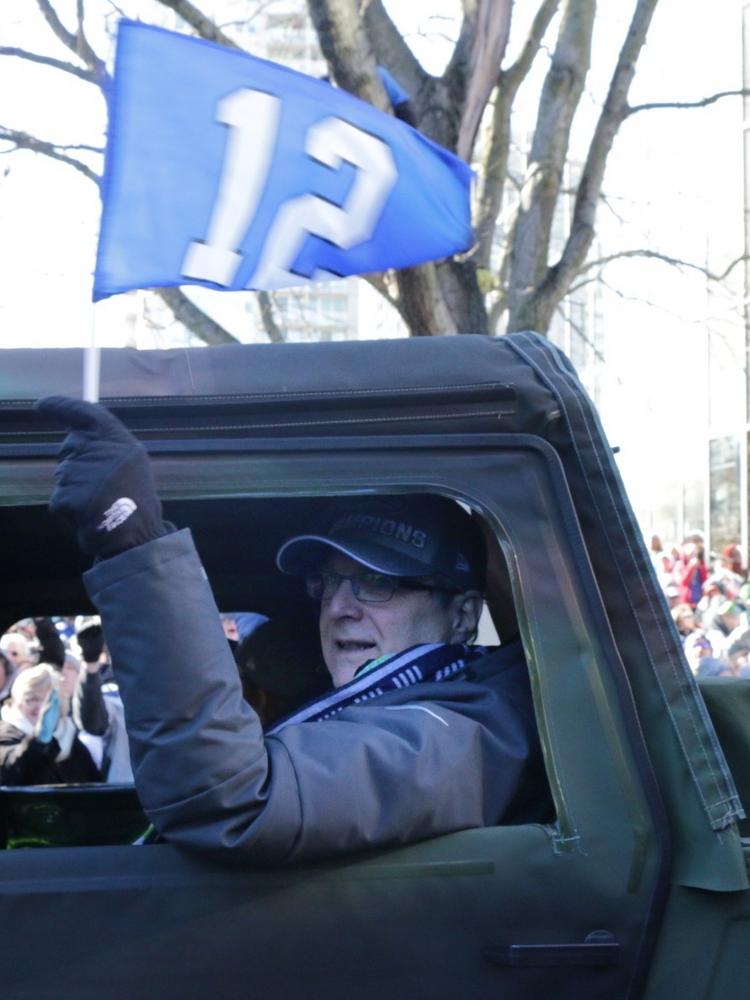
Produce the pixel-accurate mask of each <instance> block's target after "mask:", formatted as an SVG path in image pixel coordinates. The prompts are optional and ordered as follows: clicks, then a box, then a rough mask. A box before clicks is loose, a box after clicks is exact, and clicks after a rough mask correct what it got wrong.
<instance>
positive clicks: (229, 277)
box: [182, 88, 398, 288]
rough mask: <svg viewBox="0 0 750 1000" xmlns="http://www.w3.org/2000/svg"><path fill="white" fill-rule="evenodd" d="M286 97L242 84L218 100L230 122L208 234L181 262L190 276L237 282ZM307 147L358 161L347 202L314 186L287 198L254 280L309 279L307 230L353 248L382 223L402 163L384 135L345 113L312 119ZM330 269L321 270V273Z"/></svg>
mask: <svg viewBox="0 0 750 1000" xmlns="http://www.w3.org/2000/svg"><path fill="white" fill-rule="evenodd" d="M280 110H281V102H280V100H279V98H277V97H274V96H273V95H272V94H268V93H265V92H264V91H260V90H250V89H244V88H243V89H242V90H237V91H235V92H234V93H233V94H230V95H229V96H228V97H225V98H223V99H222V100H221V101H220V102H219V104H218V105H217V120H218V121H220V122H222V123H223V124H225V125H228V126H229V135H228V139H227V148H226V155H225V158H224V163H223V167H222V173H221V178H220V181H219V190H218V192H217V195H216V201H215V203H214V206H213V210H212V213H211V220H210V223H209V226H208V232H207V234H206V240H205V242H203V241H198V240H194V241H193V242H192V243H191V244H190V246H189V247H188V250H187V253H186V254H185V259H184V261H183V265H182V274H183V276H184V277H186V278H193V279H199V280H204V281H211V282H214V283H215V284H217V285H223V286H225V287H226V286H228V285H231V284H232V282H233V280H234V277H235V275H236V273H237V269H238V268H239V266H240V264H241V263H242V254H241V253H239V252H238V250H237V248H238V247H239V246H240V245H241V244H242V241H243V238H244V236H245V234H246V233H247V231H248V228H249V227H250V226H251V225H252V223H253V219H254V217H255V214H256V211H257V208H258V204H259V202H260V200H261V197H262V194H263V189H264V187H265V182H266V179H267V177H268V173H269V170H270V169H271V164H272V161H273V153H274V146H275V142H276V135H277V132H278V127H279V115H280ZM305 152H306V153H307V154H308V156H310V157H312V158H313V159H314V160H317V161H319V162H320V163H323V164H325V165H326V166H328V167H332V168H338V167H340V166H341V164H342V162H343V161H348V162H349V163H351V164H353V166H354V167H356V168H357V170H356V174H355V177H354V180H353V182H352V186H351V189H350V191H349V193H348V195H347V197H346V199H345V201H344V204H343V205H341V206H339V205H334V204H333V203H332V202H329V201H326V200H325V199H324V198H321V197H320V196H318V195H315V194H304V195H301V196H300V197H297V198H291V199H289V200H287V201H286V202H283V203H282V205H281V206H280V207H279V210H278V212H277V213H276V216H275V218H274V220H273V222H272V223H271V227H270V229H269V232H268V235H267V237H266V239H265V242H264V245H263V248H262V250H261V254H260V257H259V259H258V264H257V266H256V268H255V272H254V273H253V275H252V277H251V278H250V280H249V281H248V283H247V287H248V288H281V287H284V286H286V285H290V284H300V283H301V282H303V281H305V280H306V279H304V278H302V277H301V276H299V275H296V274H294V272H293V271H292V268H293V265H294V262H295V260H296V259H297V256H298V254H299V252H300V250H301V248H302V245H303V243H304V241H305V239H306V238H307V236H308V235H314V236H318V237H320V238H321V239H324V240H327V241H328V242H330V243H332V244H334V245H335V246H337V247H340V248H341V249H343V250H347V249H350V248H351V247H353V246H356V245H357V244H358V243H363V242H365V241H366V240H368V239H369V238H370V237H371V236H372V234H373V232H374V231H375V228H376V226H377V224H378V220H379V219H380V215H381V213H382V211H383V208H384V206H385V203H386V200H387V198H388V195H389V194H390V192H391V190H392V188H393V186H394V184H395V183H396V180H397V179H398V171H397V170H396V164H395V162H394V160H393V154H392V153H391V151H390V149H389V147H388V146H387V145H386V143H385V142H383V141H382V139H378V138H377V137H376V136H374V135H371V134H370V133H369V132H364V131H363V130H362V129H359V128H356V127H355V126H354V125H350V124H349V123H348V122H345V121H343V120H342V119H340V118H334V117H331V118H325V119H323V120H322V121H319V122H317V123H316V124H314V125H312V126H311V127H310V128H309V129H308V132H307V135H306V137H305ZM324 275H325V272H322V271H319V272H316V274H315V275H314V277H317V278H322V277H324Z"/></svg>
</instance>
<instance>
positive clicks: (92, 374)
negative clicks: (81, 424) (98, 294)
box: [83, 302, 101, 403]
mask: <svg viewBox="0 0 750 1000" xmlns="http://www.w3.org/2000/svg"><path fill="white" fill-rule="evenodd" d="M100 369H101V351H100V348H99V345H98V344H97V342H96V305H95V304H94V303H93V302H92V303H91V333H90V337H89V342H88V345H87V346H86V347H84V349H83V398H84V399H85V400H87V401H88V402H89V403H98V402H99V375H100Z"/></svg>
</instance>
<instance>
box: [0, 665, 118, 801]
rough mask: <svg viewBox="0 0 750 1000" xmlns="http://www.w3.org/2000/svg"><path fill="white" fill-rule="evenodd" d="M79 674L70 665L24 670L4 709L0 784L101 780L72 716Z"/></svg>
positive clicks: (0, 725)
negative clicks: (70, 713) (59, 669)
mask: <svg viewBox="0 0 750 1000" xmlns="http://www.w3.org/2000/svg"><path fill="white" fill-rule="evenodd" d="M77 678H78V671H77V669H76V667H75V666H74V665H73V664H72V663H66V664H65V665H64V666H63V668H62V670H61V671H59V672H58V671H56V670H55V669H54V667H52V666H50V665H49V664H47V663H41V664H39V665H37V666H33V667H27V668H26V669H25V670H22V671H21V673H20V674H19V675H18V676H17V677H16V679H15V680H14V681H13V684H12V685H11V689H10V697H9V698H8V699H7V701H5V702H4V703H3V705H2V708H0V784H3V785H57V784H64V783H67V782H87V781H100V780H101V775H100V773H99V771H98V769H97V768H96V766H95V764H94V762H93V760H92V759H91V756H90V754H89V752H88V750H87V749H86V747H85V746H84V745H83V743H81V741H80V740H79V739H78V733H77V730H76V727H75V725H74V723H73V720H72V719H71V718H70V715H69V707H70V699H71V696H72V692H73V688H74V687H75V683H76V681H77Z"/></svg>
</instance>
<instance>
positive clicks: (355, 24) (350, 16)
mask: <svg viewBox="0 0 750 1000" xmlns="http://www.w3.org/2000/svg"><path fill="white" fill-rule="evenodd" d="M307 9H308V11H309V13H310V17H311V19H312V22H313V24H314V25H315V30H316V31H317V33H318V41H319V43H320V48H321V51H322V52H323V55H324V56H325V60H326V62H327V63H328V66H329V69H330V71H331V76H332V77H333V79H334V80H335V81H336V83H337V84H338V85H339V86H340V87H343V89H344V90H348V91H349V93H350V94H356V95H357V97H361V98H362V100H363V101H367V102H368V103H369V104H372V105H373V106H374V107H376V108H378V109H379V110H380V111H385V112H387V113H389V114H390V112H391V110H392V109H391V102H390V101H389V100H388V96H387V94H386V92H385V88H384V87H383V84H382V83H381V81H380V77H379V75H378V71H377V61H376V57H375V51H374V49H373V46H372V45H371V43H370V39H369V37H368V35H367V34H366V31H365V25H364V22H363V20H362V19H361V17H360V12H359V3H358V0H307Z"/></svg>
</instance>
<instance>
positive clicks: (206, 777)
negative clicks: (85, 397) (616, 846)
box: [84, 531, 550, 863]
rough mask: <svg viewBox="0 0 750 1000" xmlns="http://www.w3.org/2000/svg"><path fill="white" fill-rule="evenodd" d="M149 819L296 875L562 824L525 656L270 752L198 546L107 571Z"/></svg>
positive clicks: (109, 617) (285, 741) (114, 648)
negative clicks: (472, 835)
mask: <svg viewBox="0 0 750 1000" xmlns="http://www.w3.org/2000/svg"><path fill="white" fill-rule="evenodd" d="M84 580H85V583H86V587H87V589H88V591H89V594H90V596H91V599H92V601H93V602H94V604H95V605H96V607H97V609H98V611H99V613H100V614H101V616H102V622H103V625H104V630H105V634H106V637H107V645H108V646H109V649H110V653H111V655H112V662H113V666H114V670H115V675H116V677H117V679H118V682H119V687H120V694H121V696H122V699H123V702H124V704H125V713H126V718H127V724H128V732H129V736H130V747H131V756H132V760H133V768H134V772H135V782H136V787H137V790H138V794H139V796H140V799H141V802H142V804H143V807H144V809H145V811H146V813H147V814H148V816H149V818H150V819H151V821H152V823H153V824H154V826H155V827H156V829H157V830H158V831H159V832H160V833H161V834H162V835H163V836H164V837H165V838H167V839H168V840H170V841H172V842H174V843H180V844H183V845H185V846H188V847H192V848H199V849H215V848H220V847H230V848H237V849H241V850H243V851H246V852H248V855H249V857H250V858H251V859H252V860H253V861H257V862H272V863H277V862H288V861H297V860H308V859H313V858H320V857H324V856H330V855H332V854H340V853H341V852H344V851H351V850H357V849H362V848H368V847H376V846H385V845H395V844H403V843H408V842H412V841H416V840H421V839H424V838H427V837H432V836H436V835H438V834H443V833H448V832H451V831H454V830H460V829H465V828H468V827H478V826H487V825H494V824H496V823H498V822H499V821H503V822H526V821H535V820H542V819H546V818H548V816H549V811H550V807H549V798H548V792H547V786H546V781H545V779H544V775H543V768H542V765H541V760H540V754H539V750H538V744H537V738H536V730H535V724H534V716H533V710H532V705H531V697H530V693H529V683H528V676H527V670H526V665H525V662H524V661H523V657H522V655H520V656H518V657H511V658H510V660H509V657H508V656H507V651H506V654H505V655H504V656H503V657H497V656H493V655H489V656H487V657H485V658H482V659H481V660H479V661H477V663H475V664H472V671H473V674H474V678H473V679H472V680H471V681H469V680H458V681H451V682H444V683H439V684H435V683H424V684H418V685H415V686H414V687H412V688H409V689H407V690H404V691H394V692H391V693H388V694H386V695H384V696H383V697H381V698H378V699H376V700H375V701H374V702H368V703H366V704H362V705H357V706H354V707H352V708H348V709H346V710H344V711H342V712H340V713H339V715H337V716H336V717H335V718H334V719H331V720H327V721H322V722H309V723H302V724H299V725H293V726H288V727H287V728H285V729H284V730H283V731H282V732H281V733H279V734H278V735H275V736H266V737H265V738H264V735H263V732H262V730H261V726H260V722H259V720H258V717H257V716H256V714H255V713H254V712H253V710H252V709H251V708H250V706H249V705H248V704H247V703H246V702H245V701H244V700H243V698H242V690H241V687H240V681H239V677H238V673H237V669H236V667H235V664H234V662H233V659H232V656H231V653H230V651H229V647H228V644H227V641H226V639H225V637H224V634H223V631H222V628H221V624H220V620H219V613H218V610H217V608H216V604H215V602H214V599H213V595H212V593H211V590H210V587H209V584H208V580H207V578H206V573H205V571H204V569H203V567H202V565H201V563H200V560H199V558H198V555H197V553H196V551H195V548H194V546H193V543H192V539H191V536H190V533H189V531H180V532H177V533H175V534H171V535H167V536H165V537H164V538H161V539H159V540H158V541H155V542H149V543H148V544H146V545H142V546H139V547H138V548H135V549H131V550H129V551H127V552H125V553H123V554H121V555H118V556H115V557H113V558H111V559H106V560H103V561H101V562H99V563H97V564H96V565H95V566H94V568H93V569H91V570H89V572H88V573H87V574H86V575H85V577H84Z"/></svg>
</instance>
